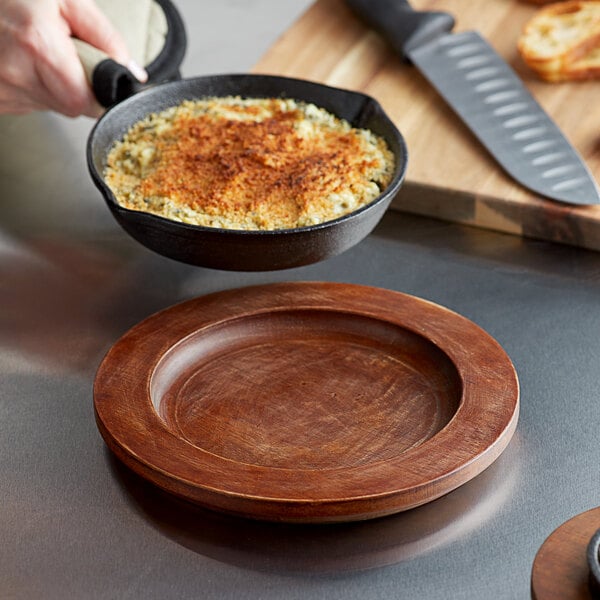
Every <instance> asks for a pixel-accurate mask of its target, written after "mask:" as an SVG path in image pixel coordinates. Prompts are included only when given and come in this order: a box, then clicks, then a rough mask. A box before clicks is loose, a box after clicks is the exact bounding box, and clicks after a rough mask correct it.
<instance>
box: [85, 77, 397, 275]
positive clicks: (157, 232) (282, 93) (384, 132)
mask: <svg viewBox="0 0 600 600" xmlns="http://www.w3.org/2000/svg"><path fill="white" fill-rule="evenodd" d="M207 96H242V97H255V98H271V97H282V98H292V99H294V100H298V101H304V102H310V103H314V104H315V105H317V106H319V107H321V108H324V109H325V110H327V111H329V112H331V113H333V114H334V115H336V116H338V117H340V118H342V119H346V120H347V121H349V122H350V123H351V124H352V125H353V126H355V127H360V128H366V129H370V130H371V131H373V132H374V133H375V134H377V135H380V136H381V137H383V138H384V139H385V140H386V142H387V144H388V146H389V147H390V150H391V151H392V152H393V154H394V157H395V164H394V171H393V175H392V180H391V181H390V184H389V185H388V187H387V188H386V189H385V190H384V191H383V193H381V194H380V195H379V196H378V197H377V198H375V199H374V200H373V201H372V202H370V203H369V204H367V205H365V206H363V207H361V208H359V209H357V210H355V211H353V212H351V213H349V214H347V215H344V216H342V217H340V218H337V219H335V220H332V221H327V222H324V223H319V224H317V225H310V226H306V227H299V228H295V229H279V230H233V229H220V228H216V227H202V226H198V225H189V224H186V223H180V222H177V221H172V220H169V219H166V218H164V217H160V216H157V215H153V214H150V213H144V212H139V211H133V210H129V209H126V208H124V207H122V206H120V205H119V204H118V203H117V200H116V198H115V196H114V194H113V192H112V191H111V190H110V189H109V187H108V185H107V184H106V182H105V181H104V177H103V173H104V170H105V168H106V161H107V156H108V154H109V152H110V150H111V148H112V146H113V144H114V143H115V142H117V141H119V140H120V139H121V138H122V137H123V136H124V134H125V133H126V132H127V130H128V129H129V128H130V127H131V126H132V125H133V124H134V123H136V122H137V121H139V120H141V119H143V118H144V117H145V116H146V115H148V114H149V113H152V112H157V111H161V110H164V109H166V108H168V107H170V106H174V105H177V104H179V103H181V102H182V101H184V100H194V99H199V98H203V97H207ZM87 164H88V169H89V172H90V175H91V177H92V180H93V182H94V184H95V185H96V187H97V188H98V189H99V190H100V192H101V194H102V196H103V197H104V200H105V201H106V204H107V206H108V208H109V210H110V211H111V213H112V215H113V217H114V218H115V220H116V221H117V222H118V223H119V224H120V225H121V227H122V228H123V229H124V230H125V231H126V232H127V233H128V234H129V235H130V236H132V237H133V238H134V239H135V240H137V241H138V242H140V243H141V244H142V245H144V246H146V247H147V248H149V249H150V250H152V251H154V252H157V253H158V254H161V255H163V256H166V257H168V258H171V259H174V260H177V261H180V262H184V263H188V264H192V265H196V266H201V267H207V268H213V269H222V270H229V271H274V270H280V269H289V268H293V267H300V266H304V265H308V264H312V263H316V262H319V261H321V260H324V259H326V258H329V257H332V256H335V255H337V254H340V253H342V252H344V251H346V250H348V249H349V248H351V247H352V246H354V245H356V244H358V243H359V242H360V241H361V240H363V239H364V238H365V237H366V236H367V235H369V233H371V231H372V230H373V229H374V228H375V226H376V225H377V224H378V223H379V221H380V219H381V218H382V217H383V215H384V213H385V211H386V210H387V208H388V206H389V204H390V202H391V201H392V199H393V198H394V196H395V195H396V193H397V192H398V190H399V189H400V187H401V185H402V182H403V180H404V176H405V173H406V167H407V148H406V143H405V140H404V138H403V136H402V134H401V133H400V132H399V131H398V129H397V127H396V126H395V125H394V123H393V122H392V120H391V119H390V118H389V117H388V116H387V114H386V113H385V111H384V110H383V108H382V107H381V105H380V104H379V103H378V102H377V101H376V100H375V99H374V98H372V97H370V96H368V95H365V94H362V93H359V92H355V91H350V90H344V89H339V88H334V87H331V86H327V85H323V84H320V83H315V82H311V81H306V80H300V79H292V78H287V77H278V76H271V75H256V74H233V75H211V76H205V77H196V78H189V79H180V80H178V81H172V82H168V83H164V84H160V85H157V86H154V87H151V88H148V89H145V90H143V91H142V92H140V93H138V94H136V95H134V96H132V97H130V98H127V99H126V100H124V101H123V102H121V103H119V104H117V105H115V106H113V107H112V108H111V109H109V110H108V111H107V112H106V113H105V114H104V115H103V116H102V117H101V118H100V119H99V121H98V122H97V123H96V125H95V126H94V128H93V129H92V131H91V133H90V136H89V139H88V144H87Z"/></svg>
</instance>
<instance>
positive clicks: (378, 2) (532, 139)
mask: <svg viewBox="0 0 600 600" xmlns="http://www.w3.org/2000/svg"><path fill="white" fill-rule="evenodd" d="M346 3H347V5H348V6H349V7H350V8H351V9H352V10H353V11H354V12H355V13H356V14H357V15H358V16H359V17H360V18H361V19H362V20H363V21H364V22H366V23H367V24H368V25H369V26H370V27H371V28H373V29H375V30H376V31H377V32H378V33H380V34H382V35H383V36H384V37H385V38H386V39H387V40H388V42H389V43H390V45H391V46H392V48H393V49H394V50H395V51H396V52H397V53H398V54H399V55H400V57H401V58H403V59H405V60H407V61H408V62H410V63H412V64H413V65H414V66H416V67H417V68H418V69H419V71H420V72H421V74H422V75H423V76H424V77H425V79H427V81H429V83H430V84H431V85H432V86H433V87H434V88H435V89H436V90H437V92H438V93H439V94H440V95H441V96H442V97H443V98H444V99H445V100H446V102H447V103H448V104H449V106H450V107H451V108H452V109H453V110H454V111H455V112H456V113H457V114H458V115H459V116H460V118H461V119H462V120H463V122H464V123H465V124H466V125H467V127H468V128H469V129H470V130H471V132H472V133H473V134H474V135H475V137H476V138H477V139H478V140H479V141H480V142H481V143H482V144H483V145H484V146H485V148H486V149H487V150H488V152H489V153H490V154H491V155H492V156H493V157H494V158H495V159H496V161H497V162H498V163H499V165H500V166H501V167H502V168H503V169H504V170H505V171H506V173H508V174H509V175H510V176H511V177H512V178H513V179H515V180H516V181H517V182H519V183H520V184H521V185H522V186H524V187H526V188H528V189H529V190H531V191H533V192H535V193H536V194H539V195H541V196H544V197H546V198H550V199H552V200H556V201H559V202H566V203H568V204H579V205H591V204H598V203H600V191H599V189H598V185H597V183H596V181H595V180H594V177H593V176H592V174H591V173H590V171H589V169H588V167H587V165H586V163H585V161H584V160H583V159H582V157H581V156H580V155H579V153H578V152H577V150H576V149H575V148H574V147H573V146H572V144H571V143H570V142H569V141H568V140H567V138H566V137H565V135H564V134H563V133H562V132H561V130H560V129H559V128H558V126H557V125H556V123H555V122H554V121H553V120H552V119H551V118H550V117H549V116H548V114H547V113H546V112H545V111H544V109H543V108H542V107H541V106H540V104H539V103H538V102H537V101H536V100H535V98H534V97H533V96H532V95H531V93H530V92H529V90H528V89H527V88H526V86H525V84H524V83H523V82H522V80H521V79H520V78H519V77H518V75H517V74H516V73H515V72H514V70H513V69H512V68H511V67H510V66H509V65H508V64H507V63H506V61H505V60H504V59H503V58H502V57H501V56H500V55H499V54H498V53H497V52H496V51H495V50H494V49H493V48H492V46H490V44H489V43H488V42H487V41H486V40H485V39H484V38H483V37H481V35H479V33H477V32H475V31H466V32H460V33H453V32H452V30H453V29H454V25H455V20H454V17H453V16H452V15H450V14H449V13H446V12H430V11H417V10H415V9H413V8H412V7H411V6H410V4H409V3H408V2H407V0H346Z"/></svg>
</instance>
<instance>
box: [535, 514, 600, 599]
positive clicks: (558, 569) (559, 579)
mask: <svg viewBox="0 0 600 600" xmlns="http://www.w3.org/2000/svg"><path fill="white" fill-rule="evenodd" d="M598 531H600V507H598V508H593V509H591V510H588V511H586V512H583V513H581V514H578V515H576V516H574V517H573V518H571V519H569V520H568V521H566V522H565V523H563V524H562V525H561V526H560V527H558V528H557V529H555V530H554V531H553V532H552V533H551V534H550V535H549V536H548V538H547V539H546V540H545V541H544V543H543V544H542V546H541V547H540V549H539V550H538V553H537V554H536V556H535V560H534V562H533V568H532V571H531V597H532V598H533V600H592V598H599V597H600V594H599V593H598V589H599V586H598V583H597V582H598V572H599V568H598V545H596V541H597V539H596V538H595V537H594V536H595V535H596V533H597V532H598ZM594 548H595V553H596V556H595V557H593V556H592V551H593V549H594ZM594 558H595V561H594V560H593V559H594Z"/></svg>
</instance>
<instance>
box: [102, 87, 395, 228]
mask: <svg viewBox="0 0 600 600" xmlns="http://www.w3.org/2000/svg"><path fill="white" fill-rule="evenodd" d="M219 102H221V104H219ZM392 158H393V157H392V154H391V152H390V151H389V149H388V148H387V146H386V145H385V143H384V142H383V140H381V139H380V138H378V137H376V136H374V135H373V134H372V133H371V132H368V131H365V130H358V129H355V128H353V127H351V126H350V125H349V124H348V123H346V122H345V121H342V120H340V119H337V118H335V117H333V115H331V114H329V113H326V112H325V111H323V110H322V109H318V108H317V107H315V106H314V105H304V104H301V103H297V102H294V101H290V100H285V101H283V100H280V99H273V98H271V99H261V100H256V99H254V100H242V99H239V98H225V99H208V100H204V101H195V102H186V103H183V105H182V106H181V107H175V108H173V109H169V110H168V111H165V112H163V113H158V114H154V115H151V116H150V117H148V118H147V119H145V120H144V121H143V122H141V123H138V124H136V125H135V126H134V127H133V128H132V129H131V130H130V131H129V132H128V134H127V135H126V136H125V138H124V140H123V141H122V142H121V143H120V144H118V145H117V146H116V147H115V148H114V149H113V151H112V152H111V154H110V155H109V159H108V166H107V170H106V173H105V176H106V180H107V183H108V184H109V186H110V187H111V189H112V190H113V192H114V193H115V195H116V197H117V200H118V201H119V203H121V204H122V205H123V206H125V207H127V208H133V209H135V210H147V211H149V212H154V213H156V214H161V215H163V216H166V217H168V218H175V219H177V220H180V221H184V222H188V223H193V224H198V225H208V226H217V227H227V228H234V229H279V228H291V227H298V226H304V225H310V224H314V223H319V222H323V221H327V220H331V219H333V218H336V217H339V216H341V215H343V214H345V213H347V212H351V211H352V210H355V209H356V208H357V207H359V206H361V205H363V204H365V203H368V202H370V201H372V200H373V199H374V198H375V197H377V196H378V195H379V194H380V193H381V191H382V190H383V189H384V188H385V187H386V185H387V184H388V183H389V181H390V178H391V172H392V169H393V160H392Z"/></svg>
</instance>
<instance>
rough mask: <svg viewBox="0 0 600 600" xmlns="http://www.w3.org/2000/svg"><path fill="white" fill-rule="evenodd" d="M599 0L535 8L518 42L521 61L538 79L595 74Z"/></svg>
mask: <svg viewBox="0 0 600 600" xmlns="http://www.w3.org/2000/svg"><path fill="white" fill-rule="evenodd" d="M599 47H600V0H588V1H581V0H569V1H567V2H555V3H553V4H549V5H548V6H545V7H544V8H541V9H540V10H538V11H537V12H536V13H535V15H534V16H533V17H532V18H531V19H530V20H529V22H528V23H527V24H526V25H525V27H524V29H523V32H522V34H521V36H520V38H519V41H518V49H519V52H520V54H521V56H522V57H523V60H524V61H525V63H527V65H529V67H531V68H532V69H533V70H534V71H535V72H536V73H537V74H538V75H539V76H540V77H541V78H542V79H545V80H547V81H564V80H569V79H589V78H592V77H596V76H598V75H597V70H598V64H597V56H596V50H597V48H599Z"/></svg>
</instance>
